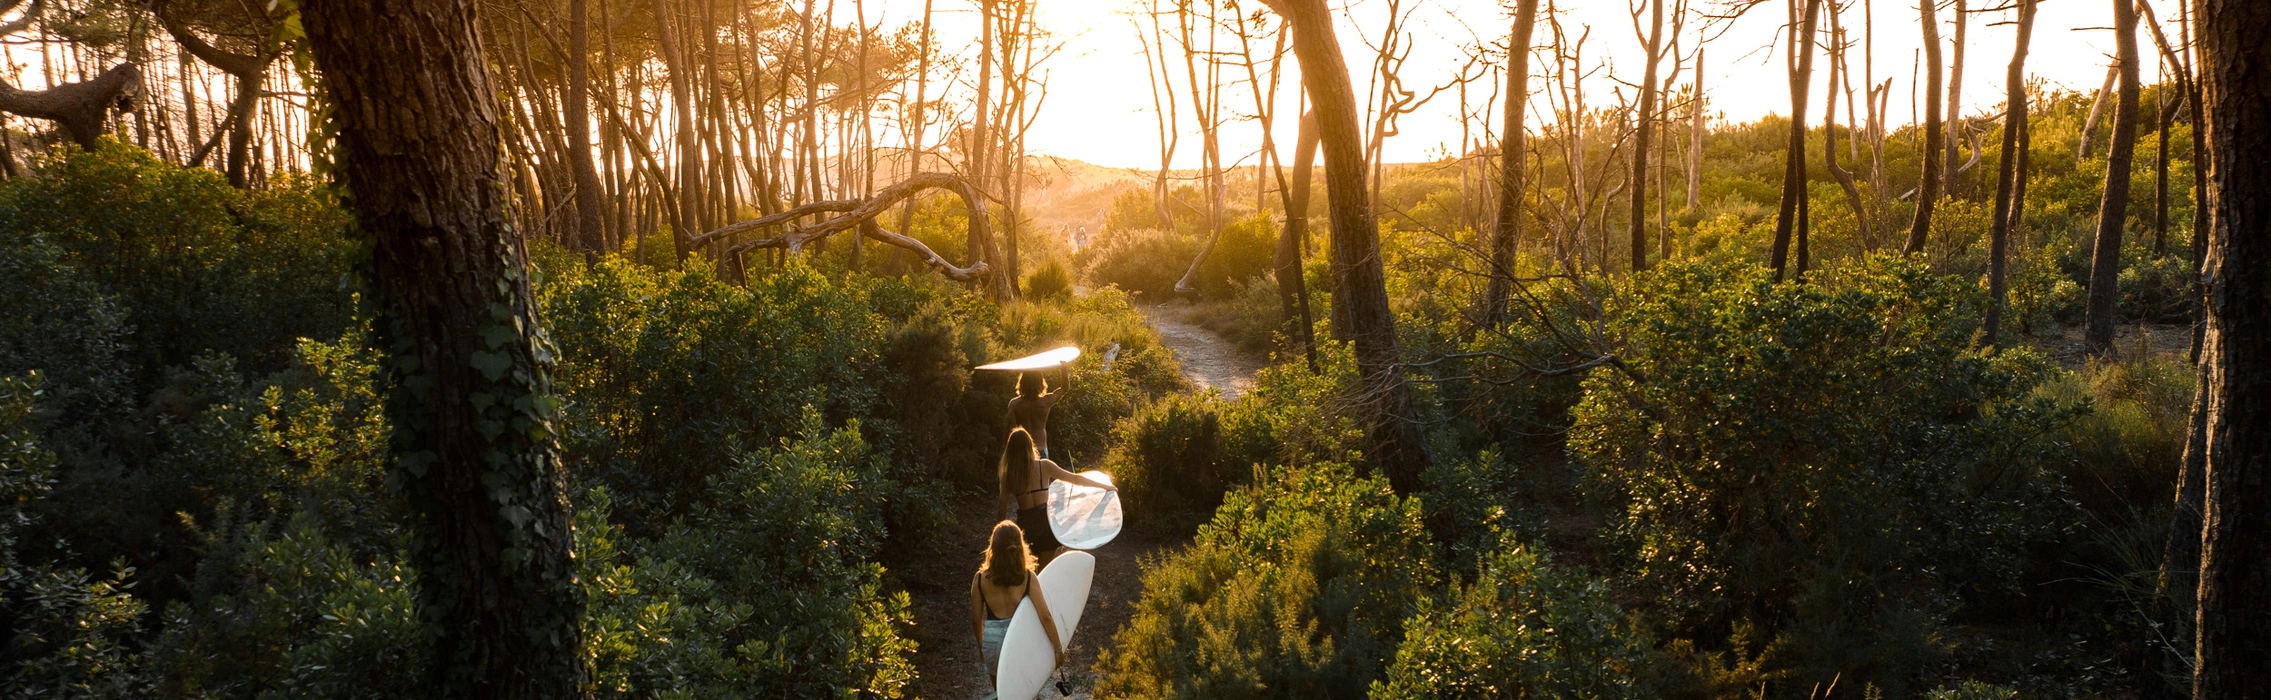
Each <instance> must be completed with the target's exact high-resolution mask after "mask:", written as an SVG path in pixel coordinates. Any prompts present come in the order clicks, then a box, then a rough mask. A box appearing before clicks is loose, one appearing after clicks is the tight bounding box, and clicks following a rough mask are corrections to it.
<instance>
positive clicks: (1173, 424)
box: [1101, 346, 1363, 533]
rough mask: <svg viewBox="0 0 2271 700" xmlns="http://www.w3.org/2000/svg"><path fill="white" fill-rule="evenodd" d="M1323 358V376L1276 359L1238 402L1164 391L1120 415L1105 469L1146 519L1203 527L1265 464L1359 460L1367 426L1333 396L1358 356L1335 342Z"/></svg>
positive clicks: (1166, 525) (1146, 523) (1148, 523)
mask: <svg viewBox="0 0 2271 700" xmlns="http://www.w3.org/2000/svg"><path fill="white" fill-rule="evenodd" d="M1323 359H1324V360H1325V361H1326V362H1327V363H1329V364H1328V365H1327V368H1326V369H1327V372H1326V373H1325V374H1318V373H1314V372H1310V371H1309V370H1308V368H1307V367H1306V366H1304V365H1299V364H1293V363H1288V364H1282V365H1276V366H1273V367H1269V368H1266V369H1264V370H1262V371H1261V372H1260V373H1259V374H1258V375H1257V376H1256V378H1255V386H1254V389H1253V390H1252V391H1249V392H1247V393H1246V394H1245V395H1243V396H1240V397H1238V398H1237V399H1235V400H1227V401H1226V400H1223V399H1221V398H1219V397H1218V396H1217V395H1216V394H1214V393H1211V392H1209V393H1205V394H1173V395H1166V396H1162V397H1160V398H1159V399H1158V400H1156V401H1153V402H1152V403H1150V404H1147V405H1145V406H1143V407H1142V408H1141V409H1140V410H1138V411H1137V412H1136V413H1135V414H1133V415H1130V416H1128V417H1125V418H1122V419H1120V421H1119V422H1118V423H1117V424H1115V425H1114V426H1113V428H1112V434H1111V439H1110V442H1109V444H1110V445H1111V449H1110V451H1109V452H1107V453H1106V454H1105V456H1104V459H1103V466H1102V467H1101V468H1102V469H1104V470H1105V471H1107V472H1110V473H1111V474H1112V476H1113V479H1114V480H1115V483H1117V484H1118V485H1119V486H1120V494H1121V498H1124V499H1126V500H1127V503H1128V507H1129V508H1131V509H1134V510H1137V511H1139V512H1143V513H1146V514H1147V515H1146V517H1145V519H1144V520H1143V521H1141V525H1140V526H1141V527H1145V528H1156V529H1157V530H1158V531H1160V532H1167V533H1180V532H1184V531H1187V530H1189V529H1190V528H1193V527H1196V526H1197V525H1198V524H1199V523H1202V522H1205V521H1206V519H1207V518H1208V517H1209V516H1210V515H1211V514H1212V513H1214V511H1215V508H1216V507H1217V506H1219V505H1221V503H1222V499H1223V495H1224V494H1225V493H1226V492H1228V491H1229V490H1230V489H1233V488H1236V487H1238V486H1241V485H1244V484H1246V483H1247V482H1248V480H1249V478H1250V477H1251V476H1252V474H1253V472H1254V470H1255V469H1257V468H1259V467H1260V465H1263V464H1281V465H1288V466H1291V467H1296V468H1298V467H1305V466H1307V465H1311V464H1317V463H1322V462H1339V461H1347V460H1350V459H1353V458H1354V457H1355V456H1356V455H1355V454H1354V453H1353V452H1352V449H1353V448H1354V446H1356V445H1359V444H1362V442H1361V439H1362V436H1363V433H1362V431H1361V430H1360V429H1358V428H1357V427H1356V421H1355V420H1354V419H1353V418H1351V417H1348V416H1342V415H1338V414H1336V413H1335V412H1334V410H1333V401H1332V400H1333V397H1334V396H1336V395H1337V392H1338V391H1340V389H1341V387H1342V386H1344V385H1345V384H1346V383H1349V382H1353V381H1354V378H1353V377H1354V374H1353V370H1352V369H1351V366H1352V364H1353V360H1352V359H1351V356H1350V355H1349V354H1348V351H1347V348H1346V346H1333V347H1331V348H1328V349H1327V350H1326V351H1325V352H1324V353H1323Z"/></svg>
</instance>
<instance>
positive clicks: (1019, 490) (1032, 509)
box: [995, 428, 1119, 562]
mask: <svg viewBox="0 0 2271 700" xmlns="http://www.w3.org/2000/svg"><path fill="white" fill-rule="evenodd" d="M1000 476H1001V485H1000V493H999V494H998V496H999V498H1000V512H1001V513H1002V514H1003V516H1004V519H1005V520H1006V519H1014V520H1015V521H1016V522H1017V526H1018V527H1019V528H1021V529H1023V530H1024V532H1025V544H1026V547H1027V548H1028V549H1030V550H1032V551H1033V552H1035V553H1037V554H1038V555H1039V556H1040V557H1041V558H1042V561H1044V562H1046V561H1047V560H1049V559H1055V558H1056V556H1057V552H1058V551H1060V550H1063V549H1064V546H1063V545H1062V544H1059V543H1058V542H1057V535H1056V533H1055V532H1053V531H1051V530H1050V529H1049V482H1050V481H1052V480H1062V481H1068V482H1071V483H1075V484H1079V485H1081V486H1086V487H1089V488H1096V489H1105V490H1108V491H1118V490H1119V487H1116V486H1113V485H1111V484H1108V483H1104V482H1100V481H1096V480H1094V479H1090V478H1088V477H1085V476H1081V475H1079V474H1074V473H1072V472H1068V471H1065V470H1064V468H1063V467H1059V466H1057V463H1056V462H1051V461H1049V460H1046V459H1042V458H1041V455H1040V453H1039V452H1037V451H1036V450H1035V448H1034V446H1033V434H1032V433H1028V432H1025V429H1024V428H1011V429H1010V430H1009V444H1007V445H1005V446H1003V447H1002V451H1001V475H1000ZM995 532H996V533H997V534H998V533H999V532H1000V528H998V527H997V528H995Z"/></svg>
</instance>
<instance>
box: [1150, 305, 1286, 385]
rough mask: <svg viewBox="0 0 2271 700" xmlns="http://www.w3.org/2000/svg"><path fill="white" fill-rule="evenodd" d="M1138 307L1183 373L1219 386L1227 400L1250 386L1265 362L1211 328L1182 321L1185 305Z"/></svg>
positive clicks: (1203, 382)
mask: <svg viewBox="0 0 2271 700" xmlns="http://www.w3.org/2000/svg"><path fill="white" fill-rule="evenodd" d="M1141 308H1142V309H1143V315H1144V319H1145V320H1147V321H1150V322H1151V327H1152V328H1153V329H1154V330H1157V331H1159V337H1160V339H1161V340H1162V341H1164V342H1166V344H1167V347H1168V348H1169V349H1172V350H1174V351H1175V359H1176V360H1177V361H1180V362H1181V363H1182V364H1183V376H1185V377H1189V378H1190V379H1191V383H1193V384H1197V385H1199V386H1206V387H1213V388H1215V389H1219V390H1221V391H1222V398H1226V399H1234V398H1238V395H1240V394H1244V393H1246V390H1247V389H1251V388H1253V386H1254V373H1255V372H1257V371H1260V370H1261V368H1262V367H1263V365H1264V363H1263V361H1262V360H1261V359H1260V358H1256V357H1254V356H1251V355H1248V354H1246V353H1243V352H1239V350H1238V346H1236V345H1232V344H1231V343H1230V341H1227V340H1223V339H1222V336H1218V335H1215V334H1214V331H1210V330H1207V329H1205V328H1203V327H1200V326H1199V325H1197V324H1194V323H1190V322H1188V321H1185V320H1183V312H1184V308H1185V307H1182V306H1178V305H1172V304H1161V305H1158V306H1144V307H1141Z"/></svg>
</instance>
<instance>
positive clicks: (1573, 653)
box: [1372, 538, 1653, 700]
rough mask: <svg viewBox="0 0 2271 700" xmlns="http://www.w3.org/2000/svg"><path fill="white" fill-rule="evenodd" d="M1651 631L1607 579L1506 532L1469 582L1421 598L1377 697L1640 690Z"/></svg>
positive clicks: (1376, 686) (1414, 699) (1482, 698)
mask: <svg viewBox="0 0 2271 700" xmlns="http://www.w3.org/2000/svg"><path fill="white" fill-rule="evenodd" d="M1648 654H1649V647H1648V644H1647V640H1646V639H1645V638H1644V637H1643V636H1641V634H1640V633H1639V631H1638V630H1636V629H1634V624H1633V622H1632V621H1631V620H1628V619H1627V618H1626V617H1625V614H1624V611H1623V610H1622V609H1620V608H1618V607H1617V605H1616V603H1615V602H1614V601H1613V600H1612V599H1611V595H1610V591H1609V587H1608V585H1607V584H1606V583H1604V582H1602V581H1599V580H1594V579H1588V578H1586V577H1585V576H1583V575H1582V574H1580V573H1578V572H1574V571H1569V570H1567V569H1563V568H1561V567H1559V566H1555V565H1554V564H1553V562H1552V561H1550V560H1549V559H1548V557H1547V556H1546V555H1544V554H1542V553H1539V552H1537V551H1536V550H1534V549H1532V548H1530V547H1527V546H1524V545H1522V544H1520V543H1519V542H1518V541H1516V540H1514V539H1512V538H1508V539H1507V540H1506V541H1505V542H1504V543H1502V544H1501V545H1500V547H1499V548H1498V550H1497V551H1495V552H1493V553H1492V554H1491V555H1490V556H1489V557H1488V558H1486V559H1484V560H1483V562H1482V565H1481V567H1480V569H1479V570H1478V571H1476V572H1475V580H1474V581H1473V582H1472V583H1470V584H1465V585H1460V584H1456V583H1454V584H1453V585H1452V587H1451V589H1450V590H1449V591H1448V592H1447V593H1446V594H1445V595H1444V596H1442V597H1441V598H1440V599H1437V598H1427V599H1423V600H1422V601H1421V603H1420V606H1419V611H1418V612H1416V613H1413V614H1412V616H1411V618H1410V619H1408V620H1405V621H1404V641H1403V644H1401V645H1399V646H1398V647H1397V648H1396V663H1395V665H1394V666H1392V667H1390V668H1389V669H1388V677H1387V680H1385V681H1376V682H1374V683H1373V684H1372V697H1373V698H1376V699H1379V700H1420V699H1422V698H1429V699H1442V700H1451V699H1454V698H1473V699H1474V700H1491V699H1495V698H1569V699H1572V700H1574V699H1577V698H1586V699H1590V698H1641V697H1653V696H1652V695H1650V694H1649V693H1647V692H1645V690H1644V689H1643V688H1642V687H1640V683H1639V680H1640V678H1641V677H1642V675H1643V673H1642V672H1643V667H1644V666H1645V665H1646V664H1647V663H1648Z"/></svg>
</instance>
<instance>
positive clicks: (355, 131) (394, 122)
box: [305, 0, 585, 698]
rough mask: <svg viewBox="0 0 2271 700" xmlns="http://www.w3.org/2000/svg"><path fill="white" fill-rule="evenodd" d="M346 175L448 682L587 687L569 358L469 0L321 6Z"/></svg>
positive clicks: (549, 692) (556, 692)
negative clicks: (563, 444) (519, 201)
mask: <svg viewBox="0 0 2271 700" xmlns="http://www.w3.org/2000/svg"><path fill="white" fill-rule="evenodd" d="M305 22H306V27H307V31H308V38H309V45H310V47H311V49H312V50H313V53H314V56H315V59H316V63H317V65H318V67H319V68H320V69H321V71H322V73H323V81H324V87H325V88H326V91H327V92H328V94H329V95H330V96H331V98H332V99H334V100H336V102H335V104H336V105H337V106H338V108H337V110H336V113H335V118H336V119H337V120H338V126H339V132H338V146H339V148H338V151H337V153H338V155H339V157H340V162H339V169H338V171H337V172H338V174H339V176H340V178H341V180H342V182H343V183H344V184H345V185H346V187H347V189H348V191H350V192H352V193H353V196H352V197H350V198H349V199H348V201H349V202H350V203H351V205H352V207H353V209H354V211H355V213H356V215H357V218H358V219H359V221H360V227H361V229H362V230H363V231H365V232H366V233H368V234H369V235H370V236H371V237H372V243H373V247H372V250H371V260H372V277H371V279H372V281H373V290H372V291H373V296H374V297H375V299H376V300H377V302H378V309H379V316H378V318H377V320H376V321H375V322H374V324H373V327H375V328H376V329H378V331H377V333H378V339H377V341H376V342H377V344H376V347H378V348H381V349H382V350H383V351H384V352H385V353H386V354H387V355H388V358H387V360H386V362H385V367H386V368H387V369H386V373H387V384H388V386H389V387H390V388H389V390H388V398H387V417H388V422H389V423H390V424H392V425H393V426H394V432H393V437H392V439H391V445H392V447H391V449H392V451H393V453H394V461H393V463H392V464H391V465H390V466H389V467H388V471H389V474H388V479H387V480H388V482H389V483H391V484H393V485H394V486H395V489H396V491H397V493H399V494H400V496H401V497H402V498H403V499H404V501H405V503H406V505H407V508H408V512H409V514H410V515H409V519H410V522H409V528H408V530H409V532H410V533H411V536H410V537H409V539H408V540H407V543H408V548H409V551H410V558H411V561H412V563H413V564H414V568H415V570H416V571H417V572H418V585H417V591H418V607H419V617H420V619H422V620H424V624H423V625H422V626H421V629H422V630H424V631H425V634H426V638H425V640H424V643H425V644H426V645H428V647H429V649H430V650H431V654H430V656H429V657H428V658H429V659H431V661H430V667H429V673H430V674H431V675H432V676H433V678H432V682H433V684H434V694H435V695H437V696H444V697H497V698H560V697H575V696H579V695H580V694H581V693H582V692H583V691H582V686H583V683H584V678H585V670H584V665H583V661H582V641H583V635H582V631H581V624H582V616H583V605H584V602H583V593H582V589H581V587H580V586H579V585H578V583H577V580H576V571H575V562H574V560H573V559H572V558H571V554H570V553H571V549H572V541H571V540H572V537H571V534H570V531H569V522H570V520H569V506H568V502H567V498H566V495H565V493H564V486H563V478H564V477H563V475H562V469H561V464H560V454H559V450H558V447H557V443H556V442H555V437H554V436H555V435H556V434H557V432H558V430H557V424H556V422H555V421H556V420H557V419H558V406H559V401H560V400H559V398H558V397H556V396H555V395H554V394H553V392H552V382H551V370H552V362H553V350H552V348H551V345H550V343H549V342H548V341H546V340H545V338H544V333H543V330H542V328H541V327H540V326H539V324H538V320H537V317H536V303H535V298H534V296H533V295H532V294H531V292H530V289H529V274H528V270H527V251H526V249H525V248H524V247H523V245H522V243H521V239H520V237H518V236H516V235H514V234H513V232H512V230H511V228H510V226H509V225H508V223H507V221H506V219H505V214H504V201H503V196H504V187H503V186H502V185H501V183H499V182H497V177H498V173H500V172H501V171H502V169H501V165H502V164H501V163H500V157H499V154H500V153H501V149H500V148H499V147H498V145H499V144H498V139H499V138H500V135H499V132H498V126H497V112H496V107H495V105H494V104H492V102H491V95H492V94H493V86H492V84H491V83H490V81H489V76H488V71H487V67H486V66H487V62H486V61H485V60H484V54H483V52H482V47H481V41H480V39H479V38H478V37H477V36H476V34H475V32H474V25H473V22H474V11H473V8H472V5H471V3H470V2H465V1H464V0H326V1H325V2H317V3H310V4H309V5H308V7H307V10H306V14H305Z"/></svg>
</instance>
